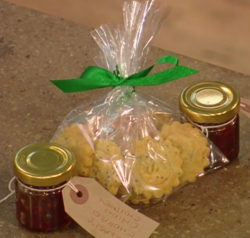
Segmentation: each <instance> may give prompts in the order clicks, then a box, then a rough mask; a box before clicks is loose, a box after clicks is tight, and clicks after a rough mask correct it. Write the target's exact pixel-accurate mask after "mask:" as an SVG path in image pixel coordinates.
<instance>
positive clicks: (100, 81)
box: [50, 55, 198, 93]
mask: <svg viewBox="0 0 250 238" xmlns="http://www.w3.org/2000/svg"><path fill="white" fill-rule="evenodd" d="M178 62H179V60H178V59H177V58H176V57H174V56H171V55H170V56H163V57H161V58H160V59H159V60H157V61H156V62H155V63H154V64H153V65H152V66H150V67H148V68H146V69H144V70H142V71H140V72H138V73H135V74H133V75H130V76H129V77H127V78H123V77H121V76H119V72H117V71H116V72H115V73H112V72H110V71H108V70H106V69H104V68H100V67H96V66H89V67H88V68H86V70H85V71H84V72H83V73H82V75H81V76H80V78H76V79H63V80H50V81H51V82H52V83H53V84H54V85H55V86H56V87H58V88H59V89H61V90H62V91H63V92H64V93H74V92H81V91H88V90H92V89H97V88H106V87H116V86H122V85H127V86H133V87H137V86H153V85H159V84H163V83H168V82H171V81H174V80H177V79H180V78H183V77H187V76H190V75H193V74H196V73H198V71H197V70H195V69H191V68H188V67H185V66H181V65H178ZM165 63H167V64H172V65H174V67H173V68H170V69H167V70H164V71H161V72H158V73H155V74H152V75H148V74H149V73H150V71H151V70H152V69H153V68H154V66H156V65H158V64H165Z"/></svg>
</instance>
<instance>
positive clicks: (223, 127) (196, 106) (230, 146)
mask: <svg viewBox="0 0 250 238" xmlns="http://www.w3.org/2000/svg"><path fill="white" fill-rule="evenodd" d="M179 102H180V104H179V108H180V111H181V112H182V113H183V114H184V115H185V117H187V118H188V120H190V121H191V122H193V123H194V124H195V125H196V126H197V127H199V128H201V129H202V130H203V131H205V133H207V136H208V138H209V139H210V140H211V141H212V142H213V143H214V144H215V145H216V146H217V147H218V148H219V149H220V150H221V152H222V153H223V154H224V155H225V156H226V157H227V158H228V159H229V160H230V161H232V160H234V159H236V158H237V157H238V154H239V150H240V135H239V134H240V133H239V131H240V130H239V124H240V123H239V121H240V120H239V114H238V112H239V108H240V96H239V94H238V93H237V92H236V91H235V90H234V89H233V88H232V87H231V86H229V85H227V84H224V83H221V82H214V81H203V82H199V83H195V84H193V85H191V86H189V87H187V88H185V89H184V90H183V92H182V93H181V95H180V101H179Z"/></svg>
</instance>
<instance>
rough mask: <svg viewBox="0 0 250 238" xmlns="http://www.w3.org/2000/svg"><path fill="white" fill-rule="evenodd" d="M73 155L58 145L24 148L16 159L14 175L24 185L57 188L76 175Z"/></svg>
mask: <svg viewBox="0 0 250 238" xmlns="http://www.w3.org/2000/svg"><path fill="white" fill-rule="evenodd" d="M74 166H75V158H74V156H73V154H72V153H71V152H70V151H69V150H68V149H66V148H65V147H64V146H61V145H59V144H56V143H51V142H43V143H37V144H32V145H28V146H26V147H24V148H22V149H21V150H20V151H19V152H18V153H17V154H16V156H15V159H14V174H15V176H16V177H17V178H18V179H19V180H20V181H21V182H23V183H25V184H27V185H32V186H37V187H49V186H56V185H59V184H61V183H63V182H66V181H68V180H69V179H70V178H71V177H72V176H73V173H74Z"/></svg>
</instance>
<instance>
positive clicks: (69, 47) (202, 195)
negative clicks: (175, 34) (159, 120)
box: [0, 1, 250, 238]
mask: <svg viewBox="0 0 250 238" xmlns="http://www.w3.org/2000/svg"><path fill="white" fill-rule="evenodd" d="M89 31H90V29H88V28H87V27H85V26H83V25H77V24H75V23H72V22H69V21H66V20H63V19H60V18H57V17H53V16H49V15H46V14H42V13H39V12H36V11H33V10H29V9H26V8H23V7H19V6H15V5H13V4H10V3H6V2H4V1H0V90H1V91H0V141H1V143H0V181H1V183H0V198H2V197H4V196H5V195H7V194H8V181H9V180H10V179H11V178H12V176H13V172H12V161H13V157H14V155H15V153H16V152H17V150H19V149H20V148H22V147H23V146H25V145H27V144H30V143H34V142H38V141H49V140H50V138H51V137H52V136H53V133H54V132H55V130H56V129H57V126H58V125H59V124H60V122H61V121H62V120H63V118H64V117H65V116H66V115H67V114H68V113H69V111H70V110H71V109H73V108H74V107H76V106H77V105H79V104H81V103H86V102H88V101H90V100H94V99H96V98H98V97H100V96H103V95H105V93H107V92H108V91H109V90H110V89H101V90H95V91H89V92H82V93H77V94H63V93H62V92H61V91H60V90H58V89H57V88H56V87H54V86H53V85H52V84H51V83H50V82H49V79H62V78H73V77H77V76H79V74H80V73H81V72H82V71H83V70H84V69H85V68H86V67H87V66H88V65H91V64H92V65H93V64H94V61H93V57H94V55H95V52H96V50H97V47H96V45H95V43H94V42H93V40H92V39H91V38H90V35H89ZM166 54H172V55H176V54H174V53H172V52H165V51H162V50H160V49H156V48H153V49H152V51H151V53H150V55H149V62H153V61H156V60H157V59H158V58H159V57H160V56H163V55H166ZM176 56H177V57H178V58H179V60H180V64H182V65H186V66H189V67H192V68H195V69H197V70H199V71H200V73H199V74H196V75H193V76H191V77H188V78H185V79H181V80H178V81H175V82H172V83H169V84H164V85H160V86H154V87H140V88H137V91H138V92H144V93H148V94H149V93H150V94H151V95H153V96H156V97H158V98H160V99H161V100H163V101H165V102H167V103H168V104H170V105H172V107H174V108H177V105H178V96H179V94H180V92H181V91H182V90H183V89H184V88H185V87H186V86H188V85H189V84H190V83H193V82H197V81H199V80H216V81H222V82H226V83H228V84H230V85H232V86H233V87H234V88H235V89H236V90H238V92H239V93H240V94H241V96H242V97H243V98H250V96H249V92H250V81H248V80H249V76H247V75H243V74H240V73H236V72H233V71H230V70H226V69H223V68H220V67H217V66H214V65H210V64H207V63H204V62H201V61H197V60H195V59H191V58H187V57H184V56H181V55H176ZM161 67H162V66H161ZM161 67H160V68H158V70H160V69H161ZM249 139H250V119H249V118H247V117H246V116H245V115H243V114H241V152H240V156H239V160H237V161H235V162H233V163H232V164H231V165H229V166H228V167H227V168H226V169H221V170H218V171H215V172H214V173H212V174H209V175H207V176H205V177H203V178H200V179H199V180H197V181H196V182H195V183H194V184H191V185H189V186H186V187H185V188H183V189H182V190H180V191H178V192H176V193H175V194H173V195H172V196H170V197H169V199H168V200H167V201H166V202H165V203H161V204H158V205H155V206H153V207H150V208H148V209H145V210H143V211H142V213H143V214H145V215H147V216H148V217H150V218H151V219H154V220H155V221H157V222H159V223H160V225H159V227H158V228H157V230H156V231H155V232H154V233H153V234H152V236H151V238H250V226H249V224H250V172H249V161H250V153H249V152H248V151H249ZM0 211H1V212H0V237H1V238H15V237H16V238H38V237H39V238H40V237H41V238H68V237H70V238H80V237H81V238H82V237H85V238H90V237H91V236H90V235H88V234H87V233H86V232H85V231H84V230H83V229H81V228H80V227H79V226H78V225H76V224H73V225H72V226H70V227H69V228H68V229H65V230H63V231H58V232H53V233H48V234H42V233H31V232H29V231H27V230H25V229H23V228H22V227H20V226H19V225H18V223H17V221H16V218H15V200H14V196H12V197H10V198H9V199H8V200H7V201H5V202H3V203H2V204H0Z"/></svg>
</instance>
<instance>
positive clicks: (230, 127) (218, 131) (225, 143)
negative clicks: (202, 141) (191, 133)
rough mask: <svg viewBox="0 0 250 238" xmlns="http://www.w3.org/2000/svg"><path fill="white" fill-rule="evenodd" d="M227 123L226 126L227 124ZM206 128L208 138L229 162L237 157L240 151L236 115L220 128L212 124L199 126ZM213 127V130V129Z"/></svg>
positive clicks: (238, 124) (238, 120)
mask: <svg viewBox="0 0 250 238" xmlns="http://www.w3.org/2000/svg"><path fill="white" fill-rule="evenodd" d="M227 123H228V124H227ZM199 125H200V126H203V127H204V128H207V131H208V138H209V139H210V140H211V141H212V142H213V143H214V144H215V145H216V146H217V147H218V148H219V149H220V150H221V152H222V153H223V154H224V155H225V156H226V157H227V158H228V159H229V160H230V161H232V160H234V159H236V158H237V157H238V154H239V151H240V139H239V138H240V133H239V131H240V128H239V127H240V119H239V115H236V116H235V117H234V118H233V119H232V120H231V121H229V122H226V123H225V124H223V125H222V126H219V125H216V124H213V125H208V124H199ZM213 126H214V128H213Z"/></svg>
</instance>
